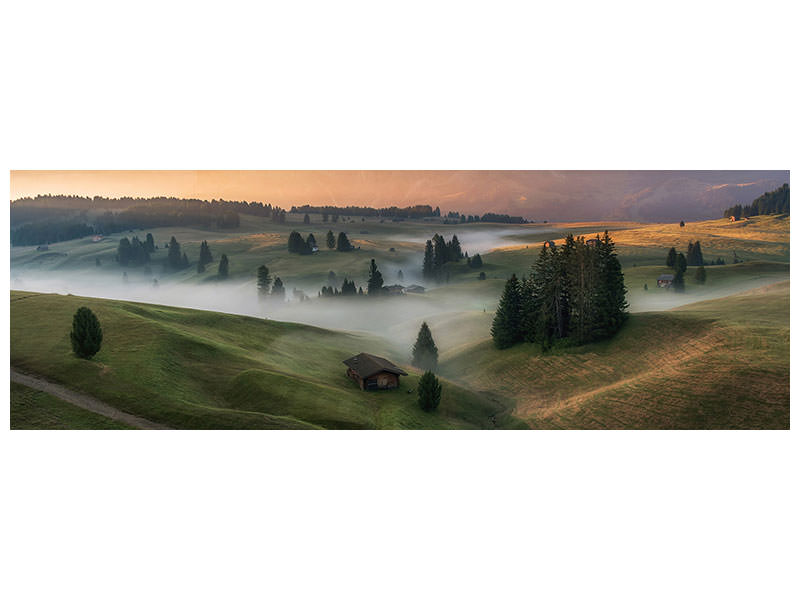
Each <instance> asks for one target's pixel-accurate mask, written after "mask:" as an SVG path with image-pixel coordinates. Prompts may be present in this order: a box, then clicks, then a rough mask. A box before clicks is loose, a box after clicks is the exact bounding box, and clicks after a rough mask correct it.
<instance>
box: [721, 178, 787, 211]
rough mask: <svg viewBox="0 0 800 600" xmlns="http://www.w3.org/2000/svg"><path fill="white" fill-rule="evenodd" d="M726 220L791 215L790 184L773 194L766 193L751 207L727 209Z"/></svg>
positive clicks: (739, 205)
mask: <svg viewBox="0 0 800 600" xmlns="http://www.w3.org/2000/svg"><path fill="white" fill-rule="evenodd" d="M723 214H724V216H725V218H726V219H727V218H730V217H736V218H737V219H741V218H742V217H754V216H756V215H775V214H787V215H788V214H789V184H788V183H784V184H783V185H782V186H781V187H779V188H778V189H776V190H772V191H771V192H766V193H764V194H762V195H760V196H759V197H758V198H756V199H755V200H753V202H752V204H750V205H749V206H742V205H741V204H737V205H736V206H731V207H730V208H727V209H725V212H724V213H723Z"/></svg>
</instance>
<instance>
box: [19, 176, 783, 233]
mask: <svg viewBox="0 0 800 600" xmlns="http://www.w3.org/2000/svg"><path fill="white" fill-rule="evenodd" d="M71 173H75V174H80V175H81V177H82V178H83V179H81V183H80V184H77V183H75V184H72V183H71V182H72V181H73V180H74V179H75V178H73V179H71V178H70V177H68V175H69V174H71ZM20 176H23V177H25V178H26V186H25V188H26V189H27V190H31V191H34V192H35V193H48V192H50V193H62V194H80V195H95V194H96V193H98V192H97V190H102V195H106V196H122V195H132V196H137V197H146V196H157V195H171V196H178V197H185V198H200V199H205V200H211V199H213V198H225V199H226V200H241V201H247V202H253V201H258V202H263V203H270V204H272V205H277V206H280V207H283V208H286V209H288V208H290V207H291V206H293V205H295V206H301V205H304V204H310V205H333V206H374V207H376V208H382V207H387V206H400V207H403V206H410V205H415V204H430V205H432V206H439V207H440V208H441V210H442V212H443V213H446V212H448V211H451V210H452V211H459V212H462V213H465V214H484V213H486V212H495V213H506V214H509V215H516V216H521V217H524V218H526V219H531V220H536V221H542V220H550V221H581V220H634V221H649V222H659V221H676V220H680V219H684V220H700V219H712V218H719V217H721V216H722V213H723V211H724V210H725V209H726V208H728V207H730V206H734V205H736V204H743V205H744V204H749V203H750V202H752V201H753V200H755V199H756V198H757V197H758V196H760V195H761V194H763V193H765V192H768V191H771V190H774V189H776V188H778V187H780V186H781V185H783V184H784V183H789V171H156V172H135V171H119V172H105V173H103V172H60V173H59V172H49V173H40V172H19V171H18V172H12V184H13V182H14V179H15V178H17V177H20ZM62 184H63V185H62ZM12 189H13V185H12ZM123 190H124V193H120V192H122V191H123Z"/></svg>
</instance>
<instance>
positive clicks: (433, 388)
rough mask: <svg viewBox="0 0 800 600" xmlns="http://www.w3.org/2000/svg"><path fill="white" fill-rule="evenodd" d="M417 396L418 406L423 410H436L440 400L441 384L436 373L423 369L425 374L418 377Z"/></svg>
mask: <svg viewBox="0 0 800 600" xmlns="http://www.w3.org/2000/svg"><path fill="white" fill-rule="evenodd" d="M417 398H418V400H419V406H420V408H421V409H422V410H424V411H425V412H432V411H434V410H436V407H437V406H439V402H441V400H442V385H441V384H440V383H439V380H438V379H437V378H436V375H434V374H433V373H431V372H430V371H425V374H424V375H423V376H422V377H420V378H419V383H418V384H417Z"/></svg>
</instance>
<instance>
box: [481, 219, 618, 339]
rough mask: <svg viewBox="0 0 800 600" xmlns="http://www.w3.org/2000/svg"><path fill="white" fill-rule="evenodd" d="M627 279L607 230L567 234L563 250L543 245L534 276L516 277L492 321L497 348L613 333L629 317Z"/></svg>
mask: <svg viewBox="0 0 800 600" xmlns="http://www.w3.org/2000/svg"><path fill="white" fill-rule="evenodd" d="M625 294H626V289H625V282H624V278H623V275H622V267H621V265H620V263H619V259H618V258H617V254H616V250H615V246H614V242H613V241H612V240H611V237H610V236H609V235H608V231H606V232H605V233H604V235H603V236H602V237H600V236H598V237H597V238H595V239H590V240H588V241H587V240H585V239H584V238H583V237H578V238H575V237H573V236H572V235H568V236H567V238H566V240H565V243H564V245H563V246H561V248H558V249H557V248H556V247H555V245H552V246H551V245H548V244H545V245H544V246H543V247H542V251H541V252H540V254H539V258H538V260H537V261H536V264H535V265H534V266H533V268H532V270H531V273H530V276H529V277H528V278H527V279H523V280H522V281H520V280H519V279H517V277H516V275H512V276H511V278H510V279H509V280H508V281H507V282H506V286H505V289H504V291H503V296H502V297H501V299H500V303H499V305H498V308H497V312H496V313H495V317H494V321H493V323H492V338H493V339H494V343H495V345H496V346H497V347H498V348H508V347H510V346H513V345H514V344H516V343H518V342H523V341H524V342H537V343H541V344H542V347H543V348H549V347H550V346H551V345H552V344H553V343H554V342H555V341H556V340H559V339H569V340H570V341H572V342H573V343H576V344H583V343H586V342H591V341H594V340H598V339H602V338H606V337H609V336H611V335H613V334H614V333H615V332H616V331H617V330H618V329H619V328H620V327H621V326H622V324H623V323H624V322H625V319H626V318H627V307H628V303H627V301H626V300H625Z"/></svg>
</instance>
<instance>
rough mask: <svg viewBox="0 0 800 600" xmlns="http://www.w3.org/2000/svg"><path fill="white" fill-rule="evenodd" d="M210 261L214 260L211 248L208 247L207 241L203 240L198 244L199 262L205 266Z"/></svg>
mask: <svg viewBox="0 0 800 600" xmlns="http://www.w3.org/2000/svg"><path fill="white" fill-rule="evenodd" d="M212 262H214V257H213V256H211V249H210V248H209V247H208V242H207V241H206V240H203V242H202V243H201V244H200V263H202V265H203V266H204V267H205V266H206V265H207V264H209V263H212Z"/></svg>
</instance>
